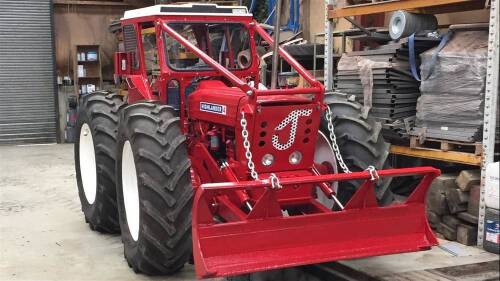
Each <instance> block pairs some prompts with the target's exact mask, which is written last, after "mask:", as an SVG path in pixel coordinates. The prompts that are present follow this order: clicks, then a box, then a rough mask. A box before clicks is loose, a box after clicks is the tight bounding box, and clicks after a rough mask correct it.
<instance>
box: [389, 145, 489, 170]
mask: <svg viewBox="0 0 500 281" xmlns="http://www.w3.org/2000/svg"><path fill="white" fill-rule="evenodd" d="M391 153H392V154H397V155H404V156H411V157H419V158H425V159H432V160H439V161H446V162H452V163H460V164H466V165H472V166H481V161H482V159H483V158H482V156H480V155H475V154H474V153H466V152H458V151H442V150H440V149H431V148H411V147H406V146H399V145H391Z"/></svg>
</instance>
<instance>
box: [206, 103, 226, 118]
mask: <svg viewBox="0 0 500 281" xmlns="http://www.w3.org/2000/svg"><path fill="white" fill-rule="evenodd" d="M200 111H204V112H210V113H215V114H220V115H226V114H227V107H226V106H225V105H222V104H215V103H208V102H200Z"/></svg>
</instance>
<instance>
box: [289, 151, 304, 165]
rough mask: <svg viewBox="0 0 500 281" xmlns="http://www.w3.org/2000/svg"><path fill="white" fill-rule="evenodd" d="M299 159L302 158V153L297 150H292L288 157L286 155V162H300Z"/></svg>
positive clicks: (293, 163) (295, 163) (294, 163)
mask: <svg viewBox="0 0 500 281" xmlns="http://www.w3.org/2000/svg"><path fill="white" fill-rule="evenodd" d="M300 160H302V153H300V152H298V151H294V152H293V153H292V154H290V157H288V162H290V164H292V165H297V164H299V163H300Z"/></svg>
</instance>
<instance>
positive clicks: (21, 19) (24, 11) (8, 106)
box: [0, 0, 57, 144]
mask: <svg viewBox="0 0 500 281" xmlns="http://www.w3.org/2000/svg"><path fill="white" fill-rule="evenodd" d="M52 22H53V21H52V3H51V1H49V0H31V1H30V0H19V1H18V0H0V144H11V143H48V142H56V139H57V138H56V136H57V125H56V124H57V118H56V116H57V115H56V100H55V98H56V94H55V92H56V90H55V81H54V48H53V28H52Z"/></svg>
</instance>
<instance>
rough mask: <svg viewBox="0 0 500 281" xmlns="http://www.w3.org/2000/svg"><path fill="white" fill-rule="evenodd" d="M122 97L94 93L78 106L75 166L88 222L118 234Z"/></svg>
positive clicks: (95, 227)
mask: <svg viewBox="0 0 500 281" xmlns="http://www.w3.org/2000/svg"><path fill="white" fill-rule="evenodd" d="M122 106H123V101H122V98H121V96H119V95H116V94H112V93H108V92H95V93H92V94H89V95H87V96H85V97H83V98H82V103H81V104H80V107H79V109H78V120H77V130H78V132H79V134H77V137H76V142H75V167H76V179H77V185H78V193H79V196H80V202H81V204H82V211H83V213H84V215H85V221H86V222H87V223H88V224H89V226H90V228H91V229H93V230H97V231H100V232H106V233H118V232H119V231H120V227H119V223H118V210H117V207H116V185H115V156H116V133H117V129H118V119H119V116H118V112H119V110H120V108H121V107H122Z"/></svg>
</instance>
